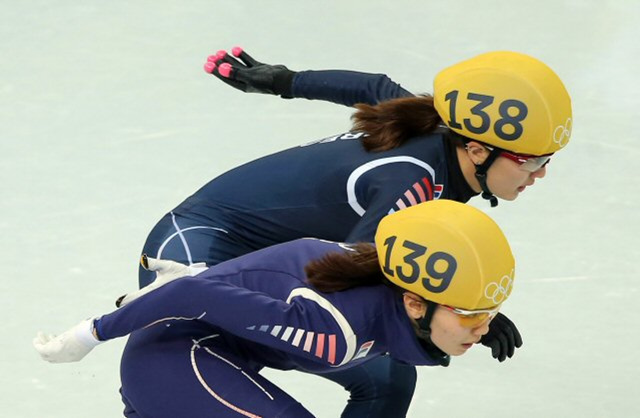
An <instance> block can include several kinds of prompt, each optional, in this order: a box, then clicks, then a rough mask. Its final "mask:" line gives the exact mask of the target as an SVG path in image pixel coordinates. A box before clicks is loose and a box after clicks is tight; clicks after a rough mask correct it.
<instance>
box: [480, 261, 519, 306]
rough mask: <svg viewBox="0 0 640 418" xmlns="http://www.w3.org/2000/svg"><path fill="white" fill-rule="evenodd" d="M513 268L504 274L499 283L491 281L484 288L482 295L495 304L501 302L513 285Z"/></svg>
mask: <svg viewBox="0 0 640 418" xmlns="http://www.w3.org/2000/svg"><path fill="white" fill-rule="evenodd" d="M513 273H514V272H513V270H511V274H505V275H504V276H502V278H501V279H500V283H496V282H491V283H489V284H488V285H487V287H485V289H484V296H485V297H486V298H487V299H489V300H491V301H492V302H493V303H495V304H496V305H499V304H501V303H502V302H504V300H505V299H506V298H507V297H508V296H509V294H510V293H511V288H512V287H513Z"/></svg>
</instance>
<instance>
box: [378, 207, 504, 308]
mask: <svg viewBox="0 0 640 418" xmlns="http://www.w3.org/2000/svg"><path fill="white" fill-rule="evenodd" d="M375 243H376V248H377V252H378V259H379V261H380V266H381V268H382V271H383V273H384V275H385V276H386V277H387V278H388V279H389V280H390V281H391V282H392V283H394V284H396V285H398V286H400V287H401V288H403V289H406V290H408V291H410V292H413V293H415V294H417V295H420V296H422V297H423V298H424V299H427V300H429V301H432V302H435V303H437V304H441V305H449V306H453V307H456V308H461V309H468V310H477V309H488V308H493V307H495V306H497V305H500V304H501V303H502V302H504V301H505V300H506V299H507V298H508V297H509V295H510V294H511V289H512V287H513V280H514V269H515V260H514V258H513V255H512V253H511V248H510V247H509V243H508V242H507V239H506V238H505V236H504V234H503V233H502V231H501V230H500V228H499V227H498V225H497V224H496V223H495V222H494V221H493V220H492V219H491V218H490V217H489V216H487V215H486V214H485V213H483V212H482V211H480V210H479V209H476V208H474V207H472V206H469V205H465V204H463V203H459V202H455V201H452V200H434V201H429V202H425V203H421V204H419V205H416V206H411V207H409V208H406V209H403V210H400V211H398V212H395V213H392V214H390V215H387V216H385V217H384V218H383V219H382V221H380V224H379V225H378V230H377V231H376V236H375Z"/></svg>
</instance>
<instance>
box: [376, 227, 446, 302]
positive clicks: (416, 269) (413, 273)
mask: <svg viewBox="0 0 640 418" xmlns="http://www.w3.org/2000/svg"><path fill="white" fill-rule="evenodd" d="M397 239H398V237H397V236H395V235H392V236H390V237H389V238H387V239H386V240H385V241H384V245H385V246H386V247H387V249H386V252H385V259H384V264H383V266H382V269H383V270H384V272H385V273H386V274H387V275H389V276H391V277H398V279H400V280H402V281H403V282H405V283H407V284H412V283H415V282H416V280H418V279H422V286H424V288H425V289H427V290H429V291H430V292H433V293H441V292H444V291H445V290H446V289H447V287H449V285H450V284H451V280H452V279H453V276H454V274H455V272H456V269H457V267H458V262H457V261H456V259H455V258H454V257H453V256H452V255H451V254H449V253H446V252H443V251H436V252H434V253H432V254H429V256H428V257H427V259H426V262H424V265H423V266H422V265H420V264H419V261H418V259H419V258H420V257H422V256H424V255H425V254H426V253H427V247H425V246H423V245H420V244H416V243H415V242H413V241H409V240H404V241H403V242H402V248H404V249H406V250H409V253H408V254H407V255H405V256H404V257H402V260H398V259H397V257H392V253H393V251H394V246H395V244H396V241H397ZM396 251H398V250H397V249H396ZM398 261H399V262H398ZM392 262H393V263H397V264H396V265H393V266H392V265H391V264H392ZM423 267H424V268H423ZM421 273H422V274H424V275H425V277H420V276H421Z"/></svg>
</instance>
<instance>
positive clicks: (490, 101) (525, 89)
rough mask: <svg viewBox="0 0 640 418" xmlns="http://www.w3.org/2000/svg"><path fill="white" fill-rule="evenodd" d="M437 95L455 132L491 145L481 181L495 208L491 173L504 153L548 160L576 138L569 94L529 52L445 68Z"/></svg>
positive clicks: (479, 58) (478, 170) (438, 77)
mask: <svg viewBox="0 0 640 418" xmlns="http://www.w3.org/2000/svg"><path fill="white" fill-rule="evenodd" d="M433 97H434V105H435V108H436V111H437V112H438V114H439V115H440V117H441V118H442V121H443V122H444V123H445V124H446V125H447V126H448V127H449V128H450V129H451V130H452V131H454V132H456V133H458V134H459V135H461V136H462V137H463V138H464V139H466V140H476V141H479V142H481V143H484V144H486V145H488V146H489V147H487V148H488V149H490V150H491V153H490V155H489V157H488V158H487V160H486V161H485V162H484V163H483V164H481V165H478V166H477V167H476V177H477V178H478V180H479V182H480V185H481V187H482V190H483V197H484V198H485V199H488V200H491V203H492V206H495V205H497V200H496V199H495V197H493V194H492V193H491V191H490V190H489V189H488V187H487V184H486V173H487V170H488V169H489V166H490V165H491V164H492V163H493V161H494V160H495V159H496V158H497V156H498V155H499V154H500V152H501V151H502V150H506V151H510V152H512V153H516V154H520V155H523V156H537V157H548V156H550V155H551V154H553V153H555V152H556V151H558V150H560V149H562V148H564V147H565V146H566V145H567V144H568V142H569V140H570V138H571V130H572V126H573V116H572V111H571V98H570V97H569V93H568V92H567V90H566V89H565V87H564V84H563V83H562V81H561V80H560V78H559V77H558V75H557V74H556V73H555V72H554V71H553V70H552V69H551V68H549V67H548V66H547V65H546V64H544V63H543V62H541V61H539V60H538V59H536V58H533V57H531V56H528V55H525V54H521V53H518V52H511V51H496V52H489V53H485V54H481V55H478V56H476V57H473V58H471V59H468V60H466V61H462V62H460V63H457V64H455V65H453V66H451V67H448V68H445V69H444V70H442V71H441V72H440V73H438V74H437V75H436V77H435V79H434V83H433ZM541 159H542V158H541ZM547 160H548V158H547ZM547 160H545V161H547Z"/></svg>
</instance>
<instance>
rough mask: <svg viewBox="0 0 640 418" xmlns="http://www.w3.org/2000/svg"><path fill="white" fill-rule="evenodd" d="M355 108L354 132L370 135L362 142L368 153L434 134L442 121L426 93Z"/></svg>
mask: <svg viewBox="0 0 640 418" xmlns="http://www.w3.org/2000/svg"><path fill="white" fill-rule="evenodd" d="M355 107H356V108H357V109H358V110H357V111H356V113H354V114H353V115H352V116H351V119H352V120H353V130H354V131H359V132H366V133H367V134H369V136H367V137H365V138H363V139H362V143H363V145H364V147H365V149H366V150H367V151H371V152H378V151H386V150H390V149H393V148H396V147H398V146H400V145H401V144H402V143H403V142H404V141H406V140H407V139H409V138H412V137H415V136H419V135H424V134H428V133H430V132H433V130H434V129H435V128H436V127H437V126H438V124H439V123H440V121H441V119H440V116H439V115H438V112H436V109H435V107H434V106H433V97H432V96H430V95H428V94H425V95H421V96H415V97H403V98H399V99H394V100H389V101H386V102H382V103H378V104H377V105H375V106H371V105H367V104H362V103H361V104H357V105H355Z"/></svg>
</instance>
